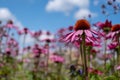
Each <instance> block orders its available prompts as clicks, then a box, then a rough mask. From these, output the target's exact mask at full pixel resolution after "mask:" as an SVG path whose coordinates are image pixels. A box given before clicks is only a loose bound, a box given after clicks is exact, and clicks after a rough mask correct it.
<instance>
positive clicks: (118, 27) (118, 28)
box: [107, 24, 120, 40]
mask: <svg viewBox="0 0 120 80" xmlns="http://www.w3.org/2000/svg"><path fill="white" fill-rule="evenodd" d="M119 34H120V24H115V25H113V26H112V28H111V32H110V33H109V34H108V35H107V36H110V37H112V38H113V39H114V40H116V39H118V38H119V37H120V36H119Z"/></svg>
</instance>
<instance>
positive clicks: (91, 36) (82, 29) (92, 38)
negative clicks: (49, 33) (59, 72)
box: [64, 19, 98, 44]
mask: <svg viewBox="0 0 120 80" xmlns="http://www.w3.org/2000/svg"><path fill="white" fill-rule="evenodd" d="M83 34H84V35H85V41H86V42H93V43H95V42H96V41H98V39H97V38H98V33H97V32H96V31H94V30H91V29H90V23H89V22H88V21H87V20H85V19H81V20H78V21H77V22H76V24H75V26H74V31H73V32H70V33H69V34H67V35H66V36H65V39H64V41H65V42H75V44H76V42H78V43H80V42H81V41H82V35H83ZM96 37H97V38H96Z"/></svg>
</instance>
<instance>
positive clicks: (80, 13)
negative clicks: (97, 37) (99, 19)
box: [74, 9, 97, 19]
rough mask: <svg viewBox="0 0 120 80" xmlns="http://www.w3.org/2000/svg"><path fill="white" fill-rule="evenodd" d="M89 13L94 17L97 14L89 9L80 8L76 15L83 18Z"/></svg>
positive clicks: (77, 17)
mask: <svg viewBox="0 0 120 80" xmlns="http://www.w3.org/2000/svg"><path fill="white" fill-rule="evenodd" d="M88 15H91V16H92V17H96V16H97V14H96V13H93V12H91V11H90V10H89V9H80V10H79V11H77V12H76V13H75V15H74V17H75V18H76V19H81V18H87V16H88Z"/></svg>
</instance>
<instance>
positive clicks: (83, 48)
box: [82, 33, 88, 80]
mask: <svg viewBox="0 0 120 80" xmlns="http://www.w3.org/2000/svg"><path fill="white" fill-rule="evenodd" d="M82 51H83V58H84V60H83V61H84V76H85V80H88V79H87V78H88V70H87V58H86V46H85V33H83V35H82Z"/></svg>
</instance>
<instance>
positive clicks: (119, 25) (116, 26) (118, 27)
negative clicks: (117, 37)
mask: <svg viewBox="0 0 120 80" xmlns="http://www.w3.org/2000/svg"><path fill="white" fill-rule="evenodd" d="M118 30H120V24H115V25H113V26H112V28H111V31H118Z"/></svg>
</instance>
